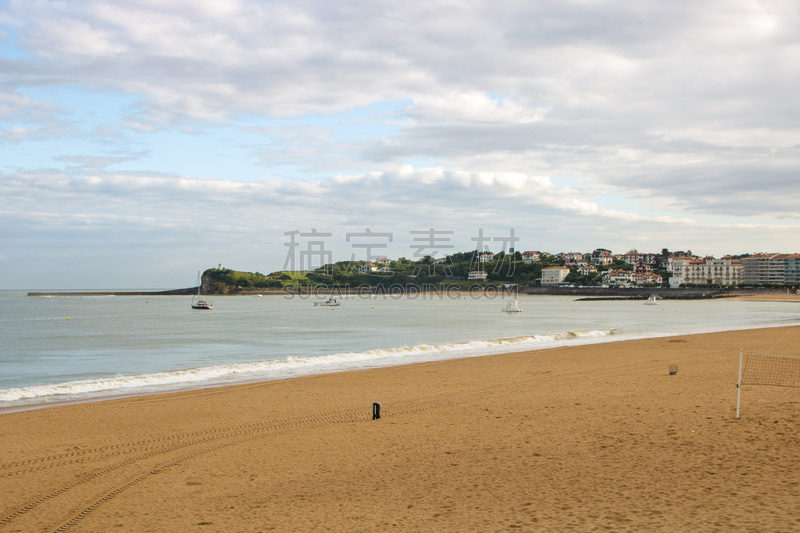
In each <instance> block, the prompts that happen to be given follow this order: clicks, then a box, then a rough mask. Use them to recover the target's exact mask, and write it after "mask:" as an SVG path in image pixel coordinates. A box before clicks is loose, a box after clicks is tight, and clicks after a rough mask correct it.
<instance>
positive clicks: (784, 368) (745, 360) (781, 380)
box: [736, 349, 800, 418]
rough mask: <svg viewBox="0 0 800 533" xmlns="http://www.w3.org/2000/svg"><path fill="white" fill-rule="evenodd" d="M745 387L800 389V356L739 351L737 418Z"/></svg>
mask: <svg viewBox="0 0 800 533" xmlns="http://www.w3.org/2000/svg"><path fill="white" fill-rule="evenodd" d="M743 385H770V386H773V387H799V388H800V356H797V355H781V354H772V353H759V352H745V351H744V350H741V349H740V350H739V382H738V384H737V385H736V388H737V392H736V418H739V408H740V406H741V401H742V386H743Z"/></svg>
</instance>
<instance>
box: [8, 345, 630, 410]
mask: <svg viewBox="0 0 800 533" xmlns="http://www.w3.org/2000/svg"><path fill="white" fill-rule="evenodd" d="M615 332H616V331H615V330H606V331H579V332H575V331H565V332H561V333H556V334H551V335H530V336H521V337H510V338H504V339H493V340H475V341H469V342H463V343H450V344H438V345H429V344H420V345H417V346H410V347H399V348H390V349H377V350H370V351H366V352H359V353H340V354H333V355H320V356H313V357H291V356H290V357H286V358H284V359H278V360H270V361H255V362H246V363H234V364H222V365H213V366H206V367H198V368H189V369H182V370H173V371H169V372H155V373H150V374H140V375H128V376H123V375H118V376H114V377H104V378H97V379H86V380H79V381H69V382H64V383H52V384H43V385H32V386H27V387H17V388H9V389H0V407H13V406H14V405H17V404H19V402H23V404H40V403H50V402H70V401H84V400H88V399H98V398H102V397H111V396H121V395H137V394H152V393H158V392H171V391H175V390H187V389H193V388H203V387H210V386H215V385H226V384H232V383H246V382H253V381H262V380H263V381H266V380H275V379H284V378H289V377H296V376H301V375H310V374H323V373H328V372H340V371H345V370H355V369H360V368H374V367H381V366H393V365H399V364H407V363H416V362H423V361H434V360H439V359H455V358H460V357H475V356H480V355H488V354H496V353H503V352H511V351H517V350H532V349H543V348H550V347H553V346H557V345H560V344H562V343H574V342H576V341H577V342H579V343H589V342H598V341H600V340H601V339H602V338H604V337H609V336H611V335H614V334H615Z"/></svg>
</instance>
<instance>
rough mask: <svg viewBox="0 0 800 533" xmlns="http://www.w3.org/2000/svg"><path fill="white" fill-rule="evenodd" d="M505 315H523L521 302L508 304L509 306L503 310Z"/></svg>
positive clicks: (515, 301) (516, 301)
mask: <svg viewBox="0 0 800 533" xmlns="http://www.w3.org/2000/svg"><path fill="white" fill-rule="evenodd" d="M502 311H503V312H504V313H521V312H522V308H521V307H520V306H519V301H518V300H514V301H513V302H508V304H507V305H506V306H505V307H504V308H503V309H502Z"/></svg>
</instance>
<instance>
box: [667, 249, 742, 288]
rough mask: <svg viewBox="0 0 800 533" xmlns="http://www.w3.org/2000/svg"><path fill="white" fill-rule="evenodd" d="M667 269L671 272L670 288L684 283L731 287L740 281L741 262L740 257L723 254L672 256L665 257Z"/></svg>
mask: <svg viewBox="0 0 800 533" xmlns="http://www.w3.org/2000/svg"><path fill="white" fill-rule="evenodd" d="M667 270H668V271H669V272H670V273H671V274H672V276H671V277H670V278H669V286H670V287H672V288H675V287H680V286H682V285H683V286H686V285H720V286H726V287H733V286H737V285H740V284H741V283H742V277H743V263H742V260H740V259H733V258H731V257H730V256H725V257H722V258H720V259H715V258H713V257H705V258H702V259H701V258H699V257H692V256H688V255H679V256H673V257H670V258H669V259H667Z"/></svg>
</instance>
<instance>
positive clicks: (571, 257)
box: [557, 252, 583, 263]
mask: <svg viewBox="0 0 800 533" xmlns="http://www.w3.org/2000/svg"><path fill="white" fill-rule="evenodd" d="M557 257H559V258H560V259H563V260H564V261H565V262H567V263H575V262H577V261H581V260H583V254H582V253H580V252H561V253H559V254H558V256H557Z"/></svg>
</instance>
